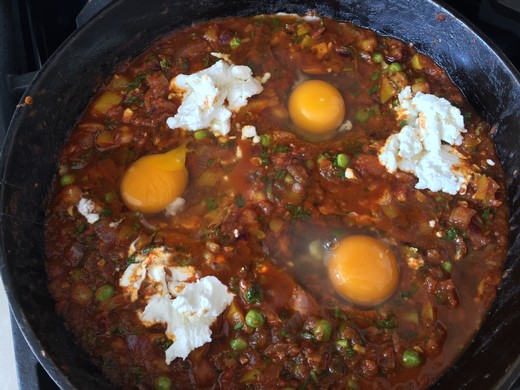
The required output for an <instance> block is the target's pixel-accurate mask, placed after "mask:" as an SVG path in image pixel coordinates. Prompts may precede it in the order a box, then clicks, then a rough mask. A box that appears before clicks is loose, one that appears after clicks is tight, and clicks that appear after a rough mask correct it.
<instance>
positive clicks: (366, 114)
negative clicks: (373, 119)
mask: <svg viewBox="0 0 520 390" xmlns="http://www.w3.org/2000/svg"><path fill="white" fill-rule="evenodd" d="M368 118H370V111H369V110H358V111H357V112H356V120H357V121H358V122H366V121H367V120H368Z"/></svg>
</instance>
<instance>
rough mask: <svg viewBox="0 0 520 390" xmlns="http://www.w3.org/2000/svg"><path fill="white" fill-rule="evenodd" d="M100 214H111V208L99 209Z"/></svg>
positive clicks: (103, 215)
mask: <svg viewBox="0 0 520 390" xmlns="http://www.w3.org/2000/svg"><path fill="white" fill-rule="evenodd" d="M100 214H101V216H102V217H108V216H109V215H111V214H112V209H103V210H101V212H100Z"/></svg>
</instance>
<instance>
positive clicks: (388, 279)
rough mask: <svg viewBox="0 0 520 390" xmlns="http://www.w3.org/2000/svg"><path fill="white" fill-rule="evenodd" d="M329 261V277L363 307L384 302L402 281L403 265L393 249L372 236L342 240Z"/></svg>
mask: <svg viewBox="0 0 520 390" xmlns="http://www.w3.org/2000/svg"><path fill="white" fill-rule="evenodd" d="M327 260H328V263H327V267H328V273H329V278H330V281H331V282H332V285H333V286H334V288H335V289H336V291H337V292H338V293H339V294H340V295H342V296H343V297H344V298H345V299H347V300H348V301H350V302H352V303H354V304H356V305H359V306H365V307H370V306H375V305H378V304H380V303H382V302H384V301H385V300H386V299H388V298H389V297H390V296H391V295H392V294H393V292H394V291H395V289H396V288H397V285H398V283H399V268H398V265H397V260H396V258H395V256H394V254H393V253H392V250H391V249H390V248H389V247H388V246H387V245H385V244H384V243H383V242H381V241H379V240H378V239H376V238H373V237H370V236H364V235H355V236H349V237H346V238H344V239H342V240H341V241H340V242H339V245H338V246H337V247H336V248H335V249H334V250H332V251H331V253H330V255H329V256H328V259H327Z"/></svg>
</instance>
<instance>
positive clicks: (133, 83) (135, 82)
mask: <svg viewBox="0 0 520 390" xmlns="http://www.w3.org/2000/svg"><path fill="white" fill-rule="evenodd" d="M145 77H146V76H145V75H144V74H138V75H137V76H136V77H135V78H134V79H133V80H132V81H130V82H129V83H128V86H127V87H126V90H127V91H131V90H133V89H136V88H139V87H140V86H141V84H142V82H143V80H144V79H145Z"/></svg>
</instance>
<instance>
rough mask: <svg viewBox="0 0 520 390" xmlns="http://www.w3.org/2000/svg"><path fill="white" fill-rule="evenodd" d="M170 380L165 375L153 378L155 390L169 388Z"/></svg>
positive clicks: (170, 385) (170, 386)
mask: <svg viewBox="0 0 520 390" xmlns="http://www.w3.org/2000/svg"><path fill="white" fill-rule="evenodd" d="M171 388H172V381H171V379H170V378H168V377H167V376H164V375H161V376H158V377H157V378H155V390H170V389H171Z"/></svg>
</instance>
